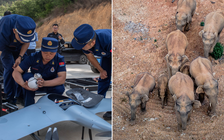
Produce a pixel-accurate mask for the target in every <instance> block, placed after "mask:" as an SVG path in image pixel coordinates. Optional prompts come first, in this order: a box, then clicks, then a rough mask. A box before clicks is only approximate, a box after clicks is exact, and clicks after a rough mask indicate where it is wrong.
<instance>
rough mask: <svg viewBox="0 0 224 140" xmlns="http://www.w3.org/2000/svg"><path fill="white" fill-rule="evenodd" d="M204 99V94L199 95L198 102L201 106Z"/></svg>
mask: <svg viewBox="0 0 224 140" xmlns="http://www.w3.org/2000/svg"><path fill="white" fill-rule="evenodd" d="M204 99H205V94H204V93H200V94H199V101H200V102H201V104H202V103H203V101H204Z"/></svg>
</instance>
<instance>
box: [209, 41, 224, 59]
mask: <svg viewBox="0 0 224 140" xmlns="http://www.w3.org/2000/svg"><path fill="white" fill-rule="evenodd" d="M222 54H223V45H222V44H221V43H219V42H218V43H216V45H215V47H214V49H213V52H212V53H211V56H212V57H213V58H214V59H215V60H217V59H219V58H220V57H221V56H222Z"/></svg>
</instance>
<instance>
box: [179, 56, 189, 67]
mask: <svg viewBox="0 0 224 140" xmlns="http://www.w3.org/2000/svg"><path fill="white" fill-rule="evenodd" d="M188 61H189V59H188V57H187V56H186V55H183V56H182V63H181V66H180V67H183V65H184V64H185V63H186V62H188Z"/></svg>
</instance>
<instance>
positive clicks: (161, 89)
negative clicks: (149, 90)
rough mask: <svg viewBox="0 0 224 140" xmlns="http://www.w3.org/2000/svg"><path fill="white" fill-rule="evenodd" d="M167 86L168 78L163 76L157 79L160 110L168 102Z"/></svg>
mask: <svg viewBox="0 0 224 140" xmlns="http://www.w3.org/2000/svg"><path fill="white" fill-rule="evenodd" d="M167 86H168V78H167V76H166V75H164V74H163V75H161V76H160V77H159V78H158V94H159V98H160V99H161V101H162V108H164V105H167V100H168V92H167V90H168V89H167V88H168V87H167Z"/></svg>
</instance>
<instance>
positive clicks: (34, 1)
mask: <svg viewBox="0 0 224 140" xmlns="http://www.w3.org/2000/svg"><path fill="white" fill-rule="evenodd" d="M8 1H10V2H11V3H10V4H9V3H6V4H4V5H0V14H1V15H3V13H4V12H5V11H6V10H9V11H11V12H12V13H13V14H19V15H23V16H29V17H31V18H32V19H33V20H34V21H37V20H39V19H40V18H44V17H46V16H48V15H49V14H50V12H51V11H52V9H54V8H56V7H63V8H64V7H66V6H68V5H69V4H70V3H74V2H75V0H18V1H15V0H8ZM13 1H15V2H13ZM0 2H1V0H0Z"/></svg>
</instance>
